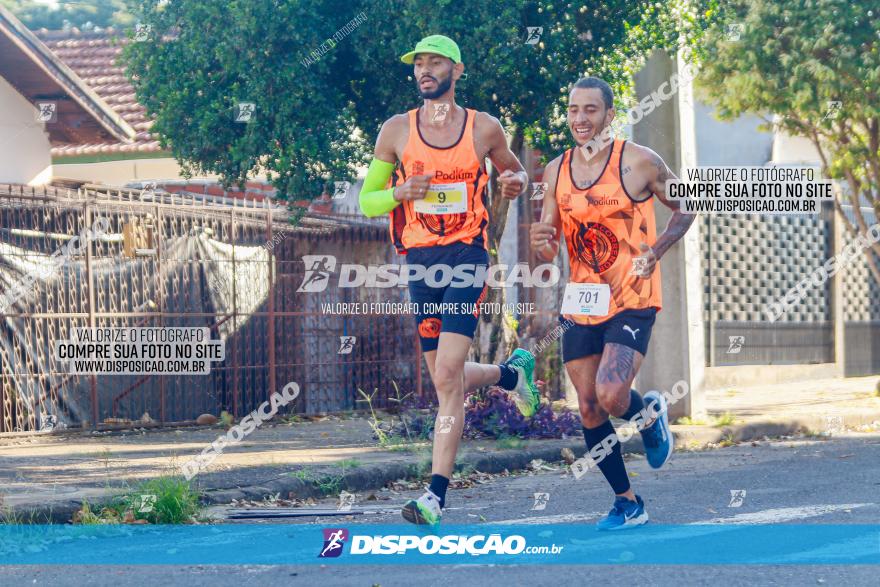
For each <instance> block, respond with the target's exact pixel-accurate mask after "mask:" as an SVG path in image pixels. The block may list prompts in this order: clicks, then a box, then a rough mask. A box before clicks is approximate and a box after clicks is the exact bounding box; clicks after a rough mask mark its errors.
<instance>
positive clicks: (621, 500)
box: [596, 495, 648, 530]
mask: <svg viewBox="0 0 880 587" xmlns="http://www.w3.org/2000/svg"><path fill="white" fill-rule="evenodd" d="M647 523H648V512H646V511H645V502H644V501H642V498H641V497H640V496H638V495H637V496H636V501H630V500H628V499H627V498H625V497H619V496H618V497H617V498H616V499H615V500H614V507H613V508H611V511H610V512H608V515H607V516H605V518H604V519H602V520H599V522H598V523H596V529H597V530H625V529H627V528H633V527H635V526H641V525H642V524H647Z"/></svg>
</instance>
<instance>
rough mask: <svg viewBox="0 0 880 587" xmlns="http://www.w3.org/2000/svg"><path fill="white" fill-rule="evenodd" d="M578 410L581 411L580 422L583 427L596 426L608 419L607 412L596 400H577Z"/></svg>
mask: <svg viewBox="0 0 880 587" xmlns="http://www.w3.org/2000/svg"><path fill="white" fill-rule="evenodd" d="M578 410H579V411H580V413H581V424H582V425H583V427H584V428H596V427H597V426H600V425H601V424H602V422H604V421H605V420H607V419H608V414H607V413H606V412H605V410H603V409H602V407H601V406H600V405H599V402H596V401H579V402H578Z"/></svg>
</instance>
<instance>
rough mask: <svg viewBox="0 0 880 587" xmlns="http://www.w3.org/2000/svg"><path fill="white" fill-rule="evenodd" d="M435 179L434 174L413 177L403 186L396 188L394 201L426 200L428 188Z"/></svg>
mask: <svg viewBox="0 0 880 587" xmlns="http://www.w3.org/2000/svg"><path fill="white" fill-rule="evenodd" d="M433 178H434V174H433V173H428V174H425V175H413V176H412V177H410V178H409V179H408V180H406V181H405V182H404V183H403V184H401V185H399V186H397V187H395V188H394V199H395V200H397V201H398V202H402V201H404V200H424V199H425V194H426V193H427V192H428V186H429V185H431V180H432V179H433Z"/></svg>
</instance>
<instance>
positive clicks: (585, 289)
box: [562, 283, 611, 316]
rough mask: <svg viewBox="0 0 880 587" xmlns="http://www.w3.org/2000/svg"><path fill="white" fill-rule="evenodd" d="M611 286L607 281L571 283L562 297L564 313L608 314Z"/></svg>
mask: <svg viewBox="0 0 880 587" xmlns="http://www.w3.org/2000/svg"><path fill="white" fill-rule="evenodd" d="M610 303H611V288H610V287H608V284H607V283H569V284H568V285H566V286H565V295H564V296H563V298H562V313H563V314H579V315H585V316H607V315H608V305H609V304H610Z"/></svg>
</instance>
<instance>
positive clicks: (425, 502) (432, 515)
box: [400, 491, 443, 526]
mask: <svg viewBox="0 0 880 587" xmlns="http://www.w3.org/2000/svg"><path fill="white" fill-rule="evenodd" d="M400 513H401V514H402V515H403V518H404V519H405V520H406V521H407V522H412V523H413V524H420V525H421V524H426V525H429V526H436V525H437V524H439V523H440V518H441V517H442V516H443V514H442V512H441V510H440V501H439V500H438V499H437V496H436V495H434V494H433V493H431V492H430V491H426V492H425V493H424V495H422V496H421V497H420V498H418V499H411V500H409V501H408V502H406V504H405V505H404V506H403V509H402V510H401V511H400Z"/></svg>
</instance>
